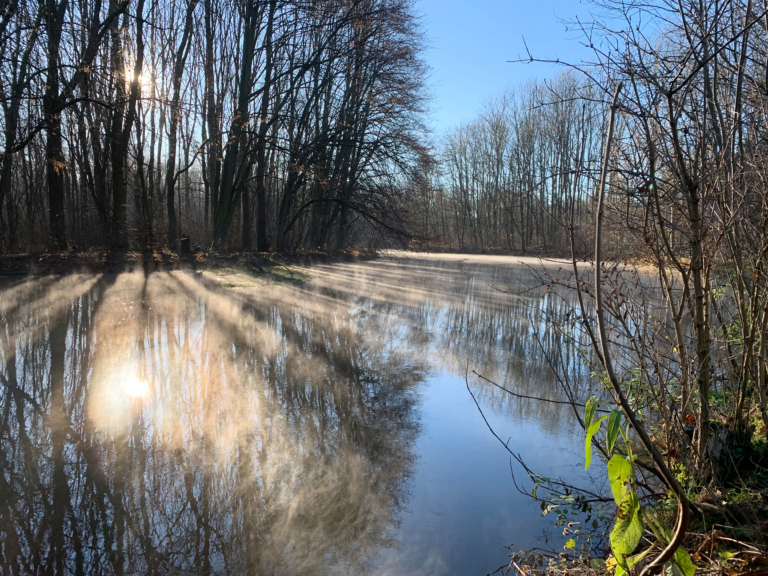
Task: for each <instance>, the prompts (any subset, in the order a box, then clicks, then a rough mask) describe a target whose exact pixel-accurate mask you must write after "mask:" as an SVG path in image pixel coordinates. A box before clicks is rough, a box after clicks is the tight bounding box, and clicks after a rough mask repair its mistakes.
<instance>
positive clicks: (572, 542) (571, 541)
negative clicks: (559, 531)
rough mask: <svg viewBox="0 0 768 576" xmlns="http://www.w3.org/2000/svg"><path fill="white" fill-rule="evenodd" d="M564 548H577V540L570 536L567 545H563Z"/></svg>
mask: <svg viewBox="0 0 768 576" xmlns="http://www.w3.org/2000/svg"><path fill="white" fill-rule="evenodd" d="M563 548H564V549H566V550H570V549H571V548H576V540H574V539H573V538H568V540H566V541H565V546H563Z"/></svg>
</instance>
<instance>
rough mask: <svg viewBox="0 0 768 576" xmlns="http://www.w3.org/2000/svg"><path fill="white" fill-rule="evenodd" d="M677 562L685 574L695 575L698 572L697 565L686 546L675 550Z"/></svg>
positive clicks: (688, 575)
mask: <svg viewBox="0 0 768 576" xmlns="http://www.w3.org/2000/svg"><path fill="white" fill-rule="evenodd" d="M675 562H677V565H678V566H679V567H680V570H682V572H683V574H685V576H693V575H694V574H695V573H696V565H695V564H694V563H693V560H691V556H690V554H688V552H686V550H685V548H682V547H681V548H678V549H677V550H675Z"/></svg>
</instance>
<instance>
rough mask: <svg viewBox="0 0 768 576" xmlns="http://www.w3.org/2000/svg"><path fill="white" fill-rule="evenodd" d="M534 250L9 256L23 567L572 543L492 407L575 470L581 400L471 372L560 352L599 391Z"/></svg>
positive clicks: (1, 524) (430, 560)
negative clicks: (72, 261)
mask: <svg viewBox="0 0 768 576" xmlns="http://www.w3.org/2000/svg"><path fill="white" fill-rule="evenodd" d="M533 263H534V261H528V262H523V263H521V262H520V259H519V258H502V257H495V258H491V257H482V256H474V257H472V256H441V257H437V256H431V257H419V258H417V257H400V256H397V255H390V256H388V257H385V258H380V259H378V260H375V261H371V262H360V263H347V264H329V265H323V266H314V267H312V268H309V269H308V272H309V274H310V275H311V280H310V281H308V282H306V283H304V284H302V285H298V286H297V285H292V284H284V283H283V284H276V285H264V284H260V283H258V282H256V283H251V284H247V283H244V284H242V285H238V283H237V282H232V283H231V284H229V283H225V284H222V283H221V282H216V281H215V280H216V278H212V276H211V274H209V273H206V274H205V275H203V276H196V275H194V274H193V273H190V272H183V271H178V272H155V273H152V274H145V273H144V272H132V273H122V274H111V275H108V274H72V275H68V276H50V277H39V278H32V277H30V278H16V279H4V280H2V283H0V326H1V327H2V333H1V334H0V339H1V340H2V358H1V359H0V361H1V362H2V364H0V384H2V387H1V388H0V394H2V397H1V398H0V443H1V444H2V451H1V454H2V461H0V467H2V474H0V529H1V530H2V555H1V558H0V559H1V560H2V572H3V573H11V572H13V573H17V572H20V573H43V572H45V571H50V572H49V573H60V574H61V573H69V574H274V575H288V574H291V575H297V574H298V575H303V574H307V575H314V574H350V575H351V574H355V575H360V574H371V575H385V574H386V575H389V574H391V575H408V574H414V575H416V574H419V575H430V574H434V575H453V574H457V575H464V574H477V575H478V576H480V575H485V574H487V573H489V572H492V571H493V570H495V569H496V568H498V567H499V566H500V565H502V564H505V563H506V562H508V560H506V559H507V555H508V553H509V551H508V549H507V548H506V546H508V545H510V544H514V548H513V549H521V548H526V547H531V546H552V547H554V548H555V549H561V547H562V544H563V541H564V538H563V537H562V535H561V533H560V532H561V531H562V529H561V528H555V527H553V523H554V520H553V518H552V516H547V517H543V518H542V517H541V511H540V508H539V505H538V503H536V502H534V501H533V500H532V499H531V498H529V497H527V496H524V495H522V494H521V493H519V492H518V491H517V490H516V489H515V485H514V483H513V480H512V474H511V471H510V457H509V454H508V453H507V452H506V450H505V448H504V447H503V446H502V445H501V443H500V442H499V441H498V440H497V439H496V438H494V436H493V435H492V434H491V433H490V431H489V429H488V427H487V426H486V423H485V421H484V419H483V414H484V415H485V417H486V418H487V419H488V422H489V424H490V425H491V426H492V427H493V429H494V430H495V431H496V432H497V434H498V435H499V436H500V437H502V438H503V439H504V440H505V441H506V440H507V439H509V447H510V448H511V449H512V450H513V451H514V452H516V453H519V454H520V456H521V457H522V458H523V459H524V460H525V462H526V463H527V464H528V465H529V466H530V467H531V468H532V469H534V470H536V471H537V472H541V473H544V474H548V475H552V476H564V477H570V478H572V477H574V476H578V475H579V474H580V470H581V469H583V462H584V457H583V447H584V444H583V436H582V434H583V433H582V432H581V429H580V428H579V427H578V424H577V422H576V420H575V417H574V415H573V412H572V410H571V408H570V407H569V406H566V405H562V404H551V403H545V402H541V401H536V400H530V399H522V398H516V397H512V396H510V395H508V394H505V393H504V392H503V391H501V390H499V389H498V388H495V387H493V386H491V385H489V384H487V383H483V382H482V381H481V380H479V379H478V378H477V377H476V376H474V375H473V374H472V371H473V370H475V371H477V372H479V373H481V374H483V375H485V376H487V377H489V378H493V379H495V380H496V381H497V382H499V383H502V384H504V385H505V386H507V387H508V388H509V389H510V390H514V391H515V392H517V393H519V394H523V395H528V396H537V397H546V398H552V399H558V398H560V399H562V393H561V391H560V388H559V384H558V381H557V379H556V378H555V377H554V376H553V374H552V371H551V369H550V366H549V362H550V361H553V359H556V361H558V362H561V363H562V365H563V366H565V367H566V369H567V370H568V371H570V372H571V374H570V377H571V378H572V381H573V383H574V386H576V387H577V388H580V387H581V388H584V389H583V390H582V392H583V394H584V395H586V394H588V390H587V389H586V388H585V387H586V386H588V378H587V374H585V371H586V369H585V368H583V366H582V364H581V363H580V362H579V360H578V357H577V355H576V353H575V351H573V350H570V349H568V348H564V347H563V346H562V338H561V337H560V336H559V335H558V334H557V333H556V331H554V330H552V328H551V326H550V325H549V324H548V323H547V321H546V314H547V313H557V312H558V311H559V310H560V308H559V307H562V306H563V304H562V301H561V300H559V299H558V298H557V297H553V296H552V295H546V296H544V297H543V298H542V297H541V296H540V295H541V290H538V289H532V290H530V291H525V287H526V286H528V285H534V284H535V280H534V278H533V276H532V275H531V274H530V271H529V269H528V267H527V266H529V265H531V264H533ZM553 266H555V265H553ZM218 279H219V280H221V277H219V278H218ZM500 289H502V290H503V291H502V290H500ZM504 291H507V292H509V291H511V292H515V293H517V292H521V291H524V293H523V294H522V295H517V294H511V293H505V292H504ZM467 374H469V377H468V380H469V385H470V388H471V390H472V391H473V392H474V394H475V396H476V398H477V400H478V402H479V405H480V408H481V410H482V414H481V413H480V411H479V410H478V408H477V406H476V405H475V403H474V401H473V398H472V396H471V395H470V392H469V391H468V389H467ZM513 469H514V472H515V475H516V479H517V481H518V483H519V484H520V485H521V486H525V487H526V488H528V489H529V488H530V487H531V483H530V481H529V480H528V479H527V477H526V476H525V473H524V472H523V470H522V469H520V467H519V465H517V464H514V468H513ZM12 566H15V568H13V570H12V569H11V567H12Z"/></svg>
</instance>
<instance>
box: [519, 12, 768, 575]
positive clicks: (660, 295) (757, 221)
mask: <svg viewBox="0 0 768 576" xmlns="http://www.w3.org/2000/svg"><path fill="white" fill-rule="evenodd" d="M601 8H602V16H601V18H602V19H601V21H600V22H598V21H595V22H592V23H591V24H590V25H589V26H583V28H582V29H583V31H584V33H585V37H586V39H587V42H588V43H589V46H590V47H592V48H593V50H594V56H595V58H594V62H593V63H592V64H589V65H579V66H574V69H576V70H578V71H579V72H581V73H582V74H583V75H584V76H585V77H586V78H587V79H588V81H589V82H588V88H589V91H588V92H587V93H586V94H584V97H585V98H588V99H590V100H592V99H594V98H595V97H596V95H599V98H600V99H601V100H602V106H603V107H604V108H605V109H606V110H607V111H609V114H608V118H607V120H606V122H605V125H606V128H605V132H604V135H603V138H602V159H601V160H600V173H599V177H598V178H597V179H596V181H595V182H594V187H593V202H592V204H591V205H590V209H591V212H592V217H591V222H589V223H588V224H587V223H586V221H585V219H583V218H579V214H578V211H577V210H576V205H577V204H576V203H571V205H570V206H571V208H570V213H569V214H567V216H566V217H565V218H563V217H562V216H561V217H560V218H558V220H559V222H560V224H561V225H562V227H563V229H564V232H565V233H566V234H567V235H568V236H569V237H570V238H572V239H573V242H572V243H571V246H572V247H573V258H572V262H571V263H570V264H569V265H567V266H564V267H563V268H561V269H560V271H559V272H557V273H553V272H551V269H549V268H541V269H540V270H539V271H538V275H539V278H540V280H541V283H542V285H544V286H546V288H547V291H548V292H549V293H550V294H552V293H554V294H558V295H560V296H561V297H562V298H564V299H565V301H566V302H567V303H569V305H568V306H567V311H566V312H565V313H563V314H559V315H557V316H551V317H549V318H547V319H546V322H547V323H548V325H549V326H550V327H551V328H552V329H555V330H558V331H559V332H560V333H561V334H562V336H563V338H564V340H565V341H567V342H568V343H569V345H570V346H574V347H576V348H577V349H579V350H581V352H582V356H583V358H584V362H587V363H589V365H590V366H591V367H592V370H593V376H594V378H595V379H596V380H597V381H599V382H600V383H601V384H602V385H604V386H602V392H600V393H599V394H597V395H596V396H594V397H592V398H590V399H583V400H580V399H579V398H577V397H576V396H574V393H573V390H574V388H573V387H572V386H571V384H572V383H570V382H569V381H568V376H567V375H568V370H567V366H565V365H564V364H563V363H562V362H561V361H559V360H558V359H557V358H552V359H551V362H552V366H553V369H554V370H555V371H556V373H557V374H558V375H559V377H560V378H561V383H562V385H563V389H564V392H565V393H566V394H567V395H568V397H569V398H570V399H571V401H572V403H573V407H574V410H575V413H576V416H577V418H578V419H579V422H580V423H581V424H582V426H583V428H584V431H585V455H586V465H587V467H589V466H590V460H593V461H594V460H595V458H592V457H591V454H592V452H593V451H594V452H599V454H600V456H601V460H602V462H601V463H600V464H599V466H601V467H605V468H604V470H605V475H606V478H607V484H608V486H609V487H610V492H611V494H610V495H606V496H603V495H601V494H596V493H594V492H589V491H585V490H583V489H581V490H580V489H578V488H576V487H575V486H573V484H574V482H572V481H569V480H568V479H558V480H553V479H550V478H542V477H541V476H538V475H536V474H535V473H534V472H533V471H530V470H529V471H528V472H529V473H530V474H531V478H532V480H533V481H534V485H535V487H534V489H533V497H534V498H537V499H539V500H542V509H543V510H544V511H545V512H556V513H557V516H558V519H557V523H558V525H560V526H563V527H564V534H566V535H569V536H570V538H569V540H568V541H567V543H566V551H565V552H563V556H564V557H565V558H567V559H569V560H571V561H574V562H575V564H576V565H580V566H582V567H583V569H585V570H603V569H604V568H605V566H606V564H605V563H604V562H600V561H599V560H596V559H594V558H593V559H592V560H593V561H594V562H593V563H592V564H591V565H590V564H586V565H585V564H583V562H585V561H588V560H589V556H590V553H592V554H595V552H596V551H598V550H599V551H604V552H605V558H608V566H612V567H613V570H614V571H615V573H616V574H623V573H625V572H628V573H631V572H639V573H641V574H649V573H652V572H654V571H661V570H663V571H664V573H665V574H685V575H686V576H690V575H692V574H693V572H694V570H695V569H696V567H698V568H699V569H702V570H706V571H711V572H720V573H729V574H733V573H737V572H745V573H751V574H762V573H765V569H766V568H765V566H766V563H768V556H767V555H766V552H765V550H766V545H768V540H767V538H768V447H767V446H766V426H767V425H768V267H767V265H768V187H767V186H766V181H767V180H766V177H768V165H767V164H766V151H767V145H768V124H767V123H766V120H767V119H768V116H767V115H766V113H767V112H768V109H767V107H768V50H767V48H768V5H767V4H765V3H763V4H758V3H756V2H753V0H746V1H737V0H727V1H722V2H721V1H718V2H713V3H703V2H697V1H690V2H687V1H682V0H681V1H680V2H666V1H664V0H660V1H654V2H650V3H648V2H644V3H636V4H635V3H625V2H606V3H603V4H602V5H601ZM574 157H576V155H575V153H574V154H572V158H574ZM587 228H588V230H586V229H587ZM583 233H586V234H588V235H589V237H590V238H591V240H592V248H591V250H590V254H589V257H588V259H587V261H586V262H584V261H579V259H578V258H577V255H578V252H577V250H576V240H577V239H578V238H579V237H580V235H583ZM609 234H612V235H613V238H617V237H619V236H621V237H622V238H624V239H625V241H626V247H627V248H625V249H623V250H622V251H621V252H620V254H621V255H623V256H624V257H625V258H627V259H634V260H632V261H630V262H628V261H627V260H624V261H622V260H620V259H614V260H613V261H608V262H606V249H607V248H608V247H609V240H610V239H611V236H609ZM638 261H639V262H641V263H642V264H646V265H650V266H645V267H638V266H637V262H638ZM599 410H604V411H605V412H604V414H600V412H599ZM595 466H596V463H594V462H593V463H592V467H593V469H594V467H595ZM614 500H615V505H611V506H608V507H607V508H606V503H609V504H610V503H613V502H614ZM606 510H608V511H609V512H607V513H606ZM585 514H594V515H595V519H597V517H600V516H601V515H602V517H603V519H607V520H608V531H607V532H602V531H601V529H598V527H597V524H599V522H596V526H595V529H592V527H591V526H590V525H588V524H584V515H585ZM601 536H605V538H602V540H601ZM595 560H596V561H595ZM513 564H514V561H513ZM513 564H511V565H510V566H512V565H513ZM558 566H559V565H558V564H557V563H554V564H551V565H550V566H549V569H551V570H556V569H558ZM571 566H573V565H571Z"/></svg>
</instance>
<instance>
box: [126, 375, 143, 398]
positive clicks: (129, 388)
mask: <svg viewBox="0 0 768 576" xmlns="http://www.w3.org/2000/svg"><path fill="white" fill-rule="evenodd" d="M123 390H125V393H126V394H127V395H128V396H131V397H132V398H144V396H146V395H147V392H149V384H147V382H146V381H144V380H140V379H139V378H137V377H136V376H131V377H129V378H128V379H127V380H126V381H125V383H124V384H123Z"/></svg>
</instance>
